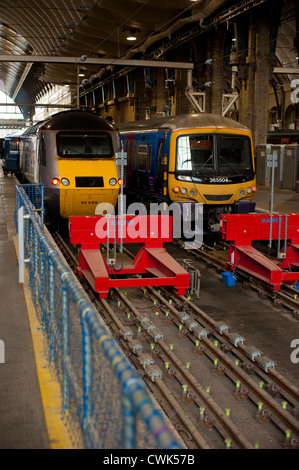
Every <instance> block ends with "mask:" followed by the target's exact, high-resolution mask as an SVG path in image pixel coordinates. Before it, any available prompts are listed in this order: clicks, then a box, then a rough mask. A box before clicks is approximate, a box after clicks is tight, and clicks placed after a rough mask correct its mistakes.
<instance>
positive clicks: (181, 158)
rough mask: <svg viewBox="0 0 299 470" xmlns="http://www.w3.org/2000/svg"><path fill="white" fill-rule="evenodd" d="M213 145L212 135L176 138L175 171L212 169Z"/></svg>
mask: <svg viewBox="0 0 299 470" xmlns="http://www.w3.org/2000/svg"><path fill="white" fill-rule="evenodd" d="M214 163H215V162H214V145H213V135H212V134H206V135H205V134H199V135H196V134H190V135H184V136H181V137H179V138H178V141H177V156H176V169H177V170H179V171H184V170H189V171H192V170H194V171H196V170H201V169H202V168H205V170H212V169H214Z"/></svg>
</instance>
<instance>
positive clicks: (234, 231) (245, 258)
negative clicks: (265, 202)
mask: <svg viewBox="0 0 299 470" xmlns="http://www.w3.org/2000/svg"><path fill="white" fill-rule="evenodd" d="M286 216H287V217H286ZM286 221H287V237H286V238H287V249H286V253H283V248H282V250H281V253H282V258H279V259H276V260H273V261H272V260H270V259H268V258H267V257H266V256H265V255H263V254H262V253H260V252H259V251H258V250H256V249H255V248H254V247H253V246H252V242H253V241H254V240H269V237H270V215H269V214H226V215H222V216H221V227H220V231H221V232H222V238H223V239H226V240H227V241H230V242H233V244H231V245H230V250H229V265H230V266H231V268H232V269H234V268H235V267H236V266H237V267H238V269H241V270H243V271H245V272H247V273H249V274H250V275H253V276H255V277H257V278H259V279H261V280H263V281H265V282H267V283H269V284H271V285H272V286H273V288H274V290H279V289H280V288H281V285H282V283H284V282H285V283H289V284H290V283H293V282H295V281H298V280H299V214H282V215H281V226H280V238H281V239H283V238H284V236H285V224H286ZM278 238H279V214H273V216H272V240H278ZM285 270H287V271H285Z"/></svg>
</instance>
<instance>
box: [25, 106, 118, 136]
mask: <svg viewBox="0 0 299 470" xmlns="http://www.w3.org/2000/svg"><path fill="white" fill-rule="evenodd" d="M39 130H82V131H84V130H95V131H97V130H103V131H110V132H112V131H116V130H117V129H116V127H115V125H114V124H111V123H110V122H108V121H107V120H106V119H105V118H103V117H101V116H99V115H97V114H95V113H90V112H87V111H81V110H70V111H61V112H59V113H56V114H53V115H52V116H49V117H48V118H46V119H45V120H44V121H40V122H38V123H37V124H36V125H35V126H32V127H31V128H29V129H26V130H25V132H24V133H23V135H30V134H35V133H36V132H38V131H39Z"/></svg>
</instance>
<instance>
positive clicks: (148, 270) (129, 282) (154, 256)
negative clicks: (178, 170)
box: [69, 215, 189, 298]
mask: <svg viewBox="0 0 299 470" xmlns="http://www.w3.org/2000/svg"><path fill="white" fill-rule="evenodd" d="M107 220H109V225H108V223H107ZM121 227H122V230H121ZM107 229H108V232H109V241H110V244H113V243H114V239H115V240H116V243H119V242H120V240H121V236H122V237H123V243H126V244H127V243H141V244H142V246H141V248H140V250H139V252H138V253H137V255H136V257H135V259H134V261H133V262H132V264H130V265H124V266H123V267H122V269H121V271H118V270H119V269H120V266H118V265H116V266H112V265H108V264H107V262H106V260H105V257H104V256H103V255H102V253H101V245H106V243H107ZM69 233H70V241H71V243H72V244H76V245H77V244H78V245H81V249H80V252H79V266H78V268H77V271H78V273H79V274H83V275H84V276H85V277H86V279H87V280H88V282H89V283H90V285H91V286H92V287H93V289H94V290H95V291H96V292H98V293H99V295H100V297H101V298H105V297H107V294H108V292H109V289H110V288H113V287H134V286H166V285H172V286H174V287H175V288H176V289H177V293H178V295H184V294H185V290H186V289H188V288H189V274H188V273H187V271H185V270H184V269H183V268H182V266H181V265H180V264H179V263H177V261H175V260H174V259H173V258H172V257H171V256H170V255H169V254H168V253H167V252H166V251H165V249H164V248H163V243H164V242H171V241H172V217H170V216H167V215H160V216H158V215H157V216H142V215H140V216H134V215H131V216H130V215H126V216H123V218H121V217H120V216H116V217H112V216H111V217H110V218H108V219H107V217H106V216H91V217H75V216H73V217H70V218H69ZM136 274H138V275H142V276H144V275H145V277H142V276H140V277H132V276H133V275H136ZM124 275H125V276H124ZM152 276H153V277H152Z"/></svg>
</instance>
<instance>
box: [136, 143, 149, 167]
mask: <svg viewBox="0 0 299 470" xmlns="http://www.w3.org/2000/svg"><path fill="white" fill-rule="evenodd" d="M146 162H147V145H138V154H137V170H140V171H145V170H146Z"/></svg>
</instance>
